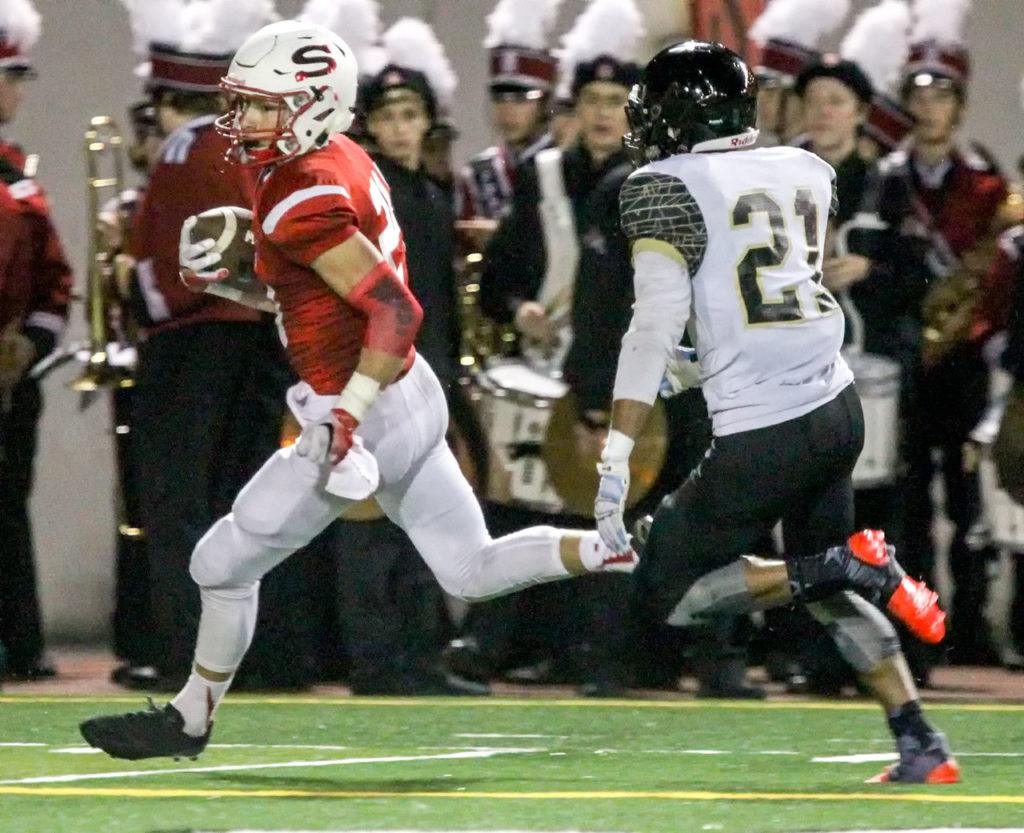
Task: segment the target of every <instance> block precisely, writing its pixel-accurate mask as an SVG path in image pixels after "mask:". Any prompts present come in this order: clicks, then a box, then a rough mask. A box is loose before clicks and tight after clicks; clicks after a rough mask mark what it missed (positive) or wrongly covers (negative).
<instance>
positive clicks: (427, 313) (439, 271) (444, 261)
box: [373, 154, 459, 386]
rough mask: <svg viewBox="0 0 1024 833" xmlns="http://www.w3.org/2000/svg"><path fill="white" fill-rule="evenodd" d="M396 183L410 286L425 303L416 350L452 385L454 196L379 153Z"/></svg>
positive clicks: (394, 195)
mask: <svg viewBox="0 0 1024 833" xmlns="http://www.w3.org/2000/svg"><path fill="white" fill-rule="evenodd" d="M373 160H374V162H376V163H377V167H378V168H380V171H381V173H382V174H384V178H385V179H386V180H387V183H388V185H389V186H391V202H392V204H393V205H394V208H395V215H396V218H397V220H398V224H399V226H401V228H402V236H403V237H404V238H405V249H406V251H405V260H406V265H407V266H408V269H409V288H410V289H411V290H412V293H413V295H415V296H416V300H417V301H419V302H420V306H422V307H423V324H422V326H421V327H420V332H419V335H418V336H417V338H416V349H417V351H419V352H420V353H421V354H422V355H423V357H424V358H425V359H426V360H427V361H428V362H429V363H430V366H431V367H432V368H433V369H434V372H435V373H437V375H438V377H439V378H440V379H441V381H442V383H445V384H446V386H447V385H448V384H450V383H451V381H452V380H453V379H454V378H455V374H456V370H457V367H458V365H457V358H458V344H459V330H458V308H457V304H456V294H455V265H454V264H455V216H454V211H453V210H452V206H451V201H450V200H449V199H448V197H447V196H446V195H445V193H444V191H442V190H441V189H440V188H439V187H438V186H437V184H436V183H434V182H433V181H432V180H431V179H429V178H428V177H427V175H426V174H425V173H424V172H423V171H422V170H420V171H410V170H408V169H407V168H405V167H403V166H401V165H398V164H396V163H395V162H392V161H391V160H390V159H387V158H386V157H384V156H381V155H379V154H375V155H374V157H373Z"/></svg>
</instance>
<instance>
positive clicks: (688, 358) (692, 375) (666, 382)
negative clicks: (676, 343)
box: [658, 347, 700, 399]
mask: <svg viewBox="0 0 1024 833" xmlns="http://www.w3.org/2000/svg"><path fill="white" fill-rule="evenodd" d="M699 387H700V362H698V361H697V351H696V350H694V349H693V348H692V347H676V349H675V350H674V351H673V352H672V357H671V358H670V359H669V360H668V364H667V365H665V375H664V376H663V377H662V379H661V385H660V386H659V388H658V393H659V394H660V395H661V398H662V399H671V398H672V397H673V396H677V395H678V394H680V393H682V392H683V391H684V390H692V389H693V388H699Z"/></svg>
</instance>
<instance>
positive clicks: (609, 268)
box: [563, 163, 634, 411]
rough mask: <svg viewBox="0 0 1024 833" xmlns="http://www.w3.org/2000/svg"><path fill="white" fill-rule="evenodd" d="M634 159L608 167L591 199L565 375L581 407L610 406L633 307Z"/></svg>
mask: <svg viewBox="0 0 1024 833" xmlns="http://www.w3.org/2000/svg"><path fill="white" fill-rule="evenodd" d="M632 172H633V166H632V165H630V164H629V163H624V164H620V165H618V166H617V167H615V168H613V169H612V170H611V171H609V172H608V173H607V174H606V175H605V177H604V178H603V179H602V180H601V181H600V183H598V185H597V187H596V188H595V189H594V193H593V194H592V196H591V198H590V205H589V206H588V208H587V215H588V217H589V220H590V223H589V225H588V226H587V228H586V229H585V230H584V232H583V238H582V241H581V251H580V267H579V272H578V273H577V277H576V292H575V294H574V295H573V309H572V329H573V342H572V346H571V348H570V349H569V355H568V356H567V357H566V360H565V367H564V368H563V375H564V378H565V381H566V383H567V384H568V385H569V388H570V390H572V391H573V393H575V394H576V396H577V398H578V400H579V403H580V408H581V409H582V410H584V411H589V410H608V408H609V407H610V405H611V401H612V388H613V387H614V384H615V370H616V366H617V364H618V357H619V348H620V346H621V344H622V336H623V335H624V334H625V332H626V329H627V328H628V327H629V320H630V317H631V314H632V308H633V300H634V294H633V268H632V265H631V263H630V256H629V241H628V240H627V239H626V236H625V235H624V234H623V233H622V227H621V226H620V224H619V190H620V189H621V188H622V183H623V182H625V181H626V178H627V177H628V176H629V175H630V174H631V173H632Z"/></svg>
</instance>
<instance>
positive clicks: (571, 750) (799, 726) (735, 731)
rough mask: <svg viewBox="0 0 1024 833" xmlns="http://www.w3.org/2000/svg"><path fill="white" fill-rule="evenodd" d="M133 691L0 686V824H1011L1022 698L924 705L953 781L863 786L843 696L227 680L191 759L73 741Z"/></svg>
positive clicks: (1022, 800) (689, 827) (745, 828)
mask: <svg viewBox="0 0 1024 833" xmlns="http://www.w3.org/2000/svg"><path fill="white" fill-rule="evenodd" d="M138 703H139V701H138V700H135V699H126V698H120V699H116V700H114V699H92V698H90V699H73V698H49V699H46V700H40V699H32V698H28V697H25V698H20V697H0V831H2V833H8V831H10V833H14V831H17V832H18V833H22V832H23V831H26V832H27V833H122V832H126V831H132V833H135V832H136V831H186V830H216V831H227V830H240V829H259V830H275V831H277V830H282V831H284V830H290V831H295V830H408V831H417V830H424V831H445V830H452V831H455V830H480V831H485V830H538V831H563V830H575V831H627V832H630V833H632V832H634V831H635V833H677V831H678V832H679V833H685V832H687V831H704V830H708V831H723V833H753V832H754V831H756V833H770V831H796V830H807V831H811V830H813V831H833V830H856V829H860V830H864V829H870V830H876V829H898V828H929V827H931V828H935V827H953V826H963V827H1020V828H1024V777H1022V776H1024V707H1020V708H1018V707H1012V706H1011V707H1007V706H974V707H935V708H933V710H932V712H931V714H932V716H933V718H934V719H935V721H936V722H938V723H939V724H940V725H941V726H942V728H943V729H945V730H946V732H947V733H948V734H949V735H950V737H951V739H952V741H953V744H954V748H955V749H956V750H957V751H958V752H959V753H961V764H962V766H963V768H964V771H965V782H964V783H963V784H959V785H956V786H953V787H891V786H885V785H866V784H864V783H863V781H864V779H865V778H867V777H869V776H871V775H873V774H875V773H876V772H877V771H878V770H879V769H880V768H881V766H882V765H883V764H882V763H879V762H878V761H877V760H872V761H859V762H848V761H842V760H839V761H835V760H834V761H815V760H814V759H815V758H826V759H828V758H837V757H838V758H842V757H844V756H853V755H874V756H880V755H884V754H886V753H888V752H890V751H891V743H890V740H889V739H888V737H887V733H886V731H885V727H884V723H883V721H882V720H881V718H880V714H879V713H878V712H877V711H876V709H875V708H874V707H872V706H868V705H866V704H860V703H847V704H837V705H829V704H814V703H811V704H780V703H776V704H767V705H766V704H733V705H729V704H721V703H713V702H704V701H702V702H693V701H667V702H666V701H639V702H628V701H579V700H574V701H550V700H508V701H497V700H486V699H482V700H467V699H458V700H455V699H437V700H433V699H432V700H407V701H405V700H403V701H399V700H387V699H380V700H365V699H347V700H345V699H342V700H324V699H302V698H280V699H266V698H264V699H244V698H241V697H238V698H231V699H229V701H228V702H227V704H226V705H225V706H224V707H223V708H222V709H221V711H220V714H219V725H218V727H217V731H216V732H215V733H214V738H213V743H214V745H213V746H211V748H210V749H208V750H207V752H206V753H205V754H204V755H203V756H202V757H201V758H200V759H199V760H198V761H197V762H194V763H193V762H190V761H181V762H177V763H175V762H174V761H170V760H162V761H159V762H140V763H131V762H126V761H114V760H112V759H109V758H107V757H106V756H105V755H102V754H88V753H85V752H84V751H83V750H84V748H85V747H84V743H83V742H82V740H81V738H80V737H79V735H78V732H77V730H76V724H77V722H78V721H79V720H80V719H82V718H84V717H87V716H91V715H94V714H97V713H104V712H116V711H124V710H126V709H130V708H134V707H135V706H136V705H137V704H138Z"/></svg>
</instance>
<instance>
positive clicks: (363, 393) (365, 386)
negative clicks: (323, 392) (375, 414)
mask: <svg viewBox="0 0 1024 833" xmlns="http://www.w3.org/2000/svg"><path fill="white" fill-rule="evenodd" d="M378 393H380V382H378V381H377V380H376V379H372V378H370V377H369V376H367V375H366V374H365V373H353V374H352V377H351V378H350V379H349V380H348V384H347V385H345V389H344V390H343V391H342V392H341V395H340V396H339V397H338V401H337V402H336V403H335V404H334V407H335V408H341V409H342V410H345V411H348V412H349V413H350V414H352V416H354V417H355V418H356V420H358V421H359V422H362V421H363V419H365V418H366V412H367V411H369V410H370V406H371V405H372V404H373V402H374V400H375V399H376V398H377V394H378Z"/></svg>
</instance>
